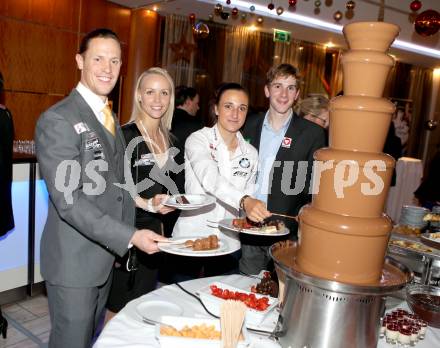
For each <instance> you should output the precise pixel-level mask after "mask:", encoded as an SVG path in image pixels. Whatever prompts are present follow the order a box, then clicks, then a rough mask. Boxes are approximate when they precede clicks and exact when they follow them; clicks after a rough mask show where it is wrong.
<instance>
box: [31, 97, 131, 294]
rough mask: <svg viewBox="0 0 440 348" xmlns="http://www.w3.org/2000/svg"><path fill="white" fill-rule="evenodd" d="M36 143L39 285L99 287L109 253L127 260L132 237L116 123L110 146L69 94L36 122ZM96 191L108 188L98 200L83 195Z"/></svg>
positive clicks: (90, 114) (87, 112) (77, 99)
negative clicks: (43, 191)
mask: <svg viewBox="0 0 440 348" xmlns="http://www.w3.org/2000/svg"><path fill="white" fill-rule="evenodd" d="M35 143H36V150H37V159H38V163H39V165H40V172H41V174H42V177H43V178H44V181H45V182H46V185H47V189H48V192H49V213H48V218H47V221H46V225H45V228H44V232H43V236H42V240H41V273H42V275H43V278H44V279H45V280H47V281H49V282H51V283H53V284H56V285H61V286H67V287H92V286H98V285H101V284H103V283H104V282H105V281H106V279H107V278H108V276H109V274H110V272H111V269H112V265H113V260H114V254H118V255H121V256H122V255H123V254H125V252H126V251H127V246H128V244H129V241H130V239H131V237H132V235H133V233H134V231H135V227H134V211H135V206H134V202H133V200H132V198H131V197H130V195H129V194H128V192H127V191H125V190H123V189H121V188H119V187H117V186H116V185H114V183H124V174H123V172H124V169H123V168H124V150H125V141H124V138H123V135H122V132H121V129H120V127H119V124H118V123H117V122H116V136H115V139H113V138H112V137H111V135H110V134H109V133H108V132H107V130H105V129H104V127H103V126H102V125H101V123H99V121H98V120H97V119H96V116H95V115H94V113H93V111H92V109H91V108H90V107H89V106H88V104H87V103H86V102H85V100H84V99H83V98H82V96H81V95H80V94H79V93H78V92H77V91H76V90H73V91H72V93H71V94H70V95H69V96H68V97H66V98H65V99H63V100H61V101H60V102H59V103H57V104H55V105H54V106H52V107H51V108H50V109H48V110H47V111H45V112H44V113H43V114H42V115H41V116H40V118H39V120H38V122H37V127H36V131H35ZM99 159H101V160H104V161H105V162H107V164H108V169H107V170H102V169H103V167H101V168H99V167H97V166H95V164H96V162H92V161H94V160H99ZM65 160H69V161H74V162H73V163H77V164H79V166H80V170H78V168H79V166H78V165H77V164H72V165H71V167H70V168H75V169H72V170H67V171H66V170H65V168H67V167H68V166H64V167H63V165H65V164H66V162H63V161H65ZM101 162H102V161H101ZM60 164H61V165H60ZM87 165H89V167H88V170H86V168H87ZM104 167H105V165H104ZM91 169H93V170H94V172H91V171H90V170H91ZM57 170H58V172H57ZM57 175H58V178H57V179H58V180H57V182H55V178H56V176H57ZM98 175H100V176H101V178H99V176H98ZM104 181H105V182H104ZM68 183H70V185H72V186H73V187H74V189H73V190H72V193H71V201H72V202H69V199H66V195H65V192H63V191H65V189H63V186H68ZM97 183H100V184H98V185H97ZM101 184H103V185H104V186H99V185H101ZM98 187H105V189H103V192H102V193H101V194H90V193H87V192H88V191H90V190H92V191H93V189H96V188H98ZM95 193H96V192H95ZM70 203H72V204H70Z"/></svg>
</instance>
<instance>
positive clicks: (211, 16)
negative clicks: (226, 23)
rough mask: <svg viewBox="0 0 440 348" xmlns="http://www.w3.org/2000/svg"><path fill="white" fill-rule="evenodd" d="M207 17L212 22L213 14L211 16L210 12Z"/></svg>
mask: <svg viewBox="0 0 440 348" xmlns="http://www.w3.org/2000/svg"><path fill="white" fill-rule="evenodd" d="M208 19H209V20H210V21H211V22H212V21H213V20H214V16H213V15H212V14H210V15H209V16H208Z"/></svg>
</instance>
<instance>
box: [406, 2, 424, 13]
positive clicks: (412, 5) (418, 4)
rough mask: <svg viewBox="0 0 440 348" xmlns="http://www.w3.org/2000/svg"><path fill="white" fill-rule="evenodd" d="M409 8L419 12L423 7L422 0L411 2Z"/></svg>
mask: <svg viewBox="0 0 440 348" xmlns="http://www.w3.org/2000/svg"><path fill="white" fill-rule="evenodd" d="M409 8H410V9H411V11H414V12H417V11H418V10H420V9H421V8H422V2H421V1H419V0H414V1H413V2H411V3H410V4H409Z"/></svg>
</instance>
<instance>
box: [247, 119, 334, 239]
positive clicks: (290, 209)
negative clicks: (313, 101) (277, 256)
mask: <svg viewBox="0 0 440 348" xmlns="http://www.w3.org/2000/svg"><path fill="white" fill-rule="evenodd" d="M264 116H265V115H264V114H258V115H250V116H249V117H248V119H247V120H246V124H245V126H244V130H243V136H244V137H245V139H247V140H249V141H250V143H251V144H252V145H253V146H255V148H256V149H258V150H259V148H260V138H261V130H262V127H263V122H264ZM284 138H285V139H287V140H288V138H290V139H291V144H290V146H288V145H287V146H286V145H285V146H282V144H280V147H279V149H278V152H277V154H276V158H275V161H279V162H278V163H279V164H280V165H275V166H273V167H272V171H273V179H272V186H271V187H270V186H269V188H270V191H269V192H270V193H269V195H268V199H267V208H268V210H269V211H271V212H273V213H280V214H287V215H294V216H295V215H297V214H298V212H299V210H300V208H301V207H302V206H303V205H305V204H306V203H308V202H310V201H311V194H309V187H310V179H311V174H312V168H313V153H314V152H315V151H316V150H318V149H320V148H322V147H325V133H324V130H323V129H322V128H321V127H320V126H318V125H316V124H314V123H313V122H310V121H308V120H306V119H303V118H300V117H299V116H298V115H296V114H295V113H294V114H293V116H292V120H291V122H290V125H289V127H288V128H287V130H286V134H285V135H284ZM299 162H305V163H304V169H305V168H307V173H306V175H305V179H303V180H300V177H301V176H302V175H301V169H300V171H299V172H298V163H299ZM275 163H276V162H274V164H275ZM297 175H298V180H296V177H297ZM302 177H304V176H302ZM296 181H297V182H298V183H297V184H295V182H296ZM300 183H303V185H304V187H303V188H302V189H300V190H299V192H296V191H297V189H296V186H298V185H299V184H300ZM301 186H302V185H301ZM298 187H299V188H300V186H298ZM277 218H278V217H277ZM284 222H285V223H286V226H287V227H288V228H289V229H290V231H291V238H294V239H296V236H297V229H298V224H297V223H296V221H294V220H292V219H284ZM266 239H267V238H266Z"/></svg>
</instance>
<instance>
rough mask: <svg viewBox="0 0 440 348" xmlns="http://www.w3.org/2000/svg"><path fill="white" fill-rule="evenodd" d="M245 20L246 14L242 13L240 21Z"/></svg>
mask: <svg viewBox="0 0 440 348" xmlns="http://www.w3.org/2000/svg"><path fill="white" fill-rule="evenodd" d="M246 18H247V13H246V12H243V13H242V14H241V20H242V21H243V22H244V21H246Z"/></svg>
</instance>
